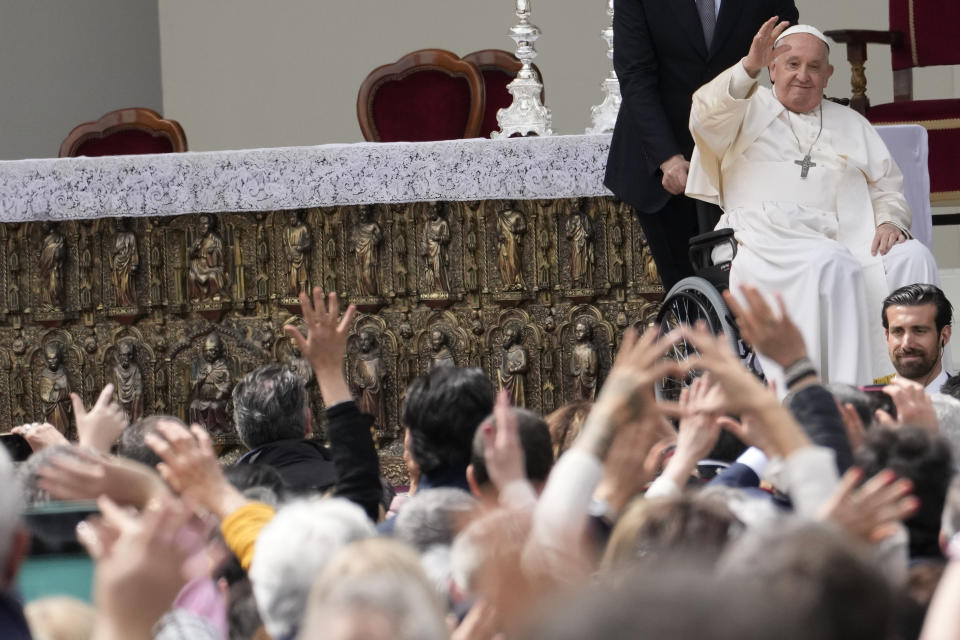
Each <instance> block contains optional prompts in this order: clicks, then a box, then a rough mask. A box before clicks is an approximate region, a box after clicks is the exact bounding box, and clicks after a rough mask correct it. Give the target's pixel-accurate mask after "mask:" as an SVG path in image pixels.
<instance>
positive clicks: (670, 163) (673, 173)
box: [660, 154, 690, 196]
mask: <svg viewBox="0 0 960 640" xmlns="http://www.w3.org/2000/svg"><path fill="white" fill-rule="evenodd" d="M660 171H662V172H663V180H661V181H660V182H661V184H663V188H664V189H666V190H667V191H669V192H670V193H672V194H673V195H675V196H678V195H680V194H681V193H683V191H684V190H685V189H686V188H687V173H689V172H690V163H689V162H688V161H687V160H686V159H684V157H683V156H682V155H680V154H677V155H675V156H673V157H672V158H668V159H667V160H665V161H664V162H663V164H661V165H660Z"/></svg>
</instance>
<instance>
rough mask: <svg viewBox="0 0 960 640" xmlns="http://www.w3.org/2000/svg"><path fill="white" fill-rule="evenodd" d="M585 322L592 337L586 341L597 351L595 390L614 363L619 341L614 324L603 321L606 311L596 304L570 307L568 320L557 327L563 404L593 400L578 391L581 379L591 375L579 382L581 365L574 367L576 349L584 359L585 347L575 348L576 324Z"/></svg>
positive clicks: (594, 391)
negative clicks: (601, 310)
mask: <svg viewBox="0 0 960 640" xmlns="http://www.w3.org/2000/svg"><path fill="white" fill-rule="evenodd" d="M581 323H583V324H584V325H585V326H586V327H587V328H588V329H589V334H590V336H589V339H588V340H586V341H585V342H584V344H587V345H589V346H591V347H592V348H593V350H594V352H595V354H596V359H597V363H596V364H597V368H596V381H595V383H594V388H593V393H594V397H595V395H596V392H597V391H599V390H600V386H601V385H602V384H603V381H604V379H605V378H606V376H607V373H609V372H610V367H611V366H612V364H613V347H614V345H615V344H616V332H615V331H614V328H613V325H612V324H610V323H609V322H607V321H606V320H604V318H603V314H602V313H601V312H600V310H599V309H597V308H596V307H595V306H593V305H586V304H584V305H578V306H575V307H573V308H571V309H570V312H569V314H568V316H567V320H566V321H565V322H563V323H561V324H560V326H559V327H558V328H557V334H558V336H559V338H560V354H561V357H562V362H561V365H560V367H559V369H560V372H561V374H562V375H561V376H560V390H561V393H560V396H561V398H562V401H563V403H567V402H574V401H579V400H593V399H594V397H589V398H585V397H581V396H580V395H578V393H577V391H578V389H580V388H581V387H582V382H583V381H584V380H585V379H586V378H588V376H582V377H581V383H580V385H578V384H577V382H576V380H575V378H577V377H578V376H576V375H575V374H574V371H575V370H576V369H577V368H578V367H576V366H574V362H573V359H574V355H575V351H576V353H577V357H578V358H581V359H582V358H583V355H584V350H582V349H581V350H579V351H577V350H576V347H577V345H578V339H577V336H576V330H577V325H578V324H581Z"/></svg>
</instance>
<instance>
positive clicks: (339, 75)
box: [159, 0, 954, 150]
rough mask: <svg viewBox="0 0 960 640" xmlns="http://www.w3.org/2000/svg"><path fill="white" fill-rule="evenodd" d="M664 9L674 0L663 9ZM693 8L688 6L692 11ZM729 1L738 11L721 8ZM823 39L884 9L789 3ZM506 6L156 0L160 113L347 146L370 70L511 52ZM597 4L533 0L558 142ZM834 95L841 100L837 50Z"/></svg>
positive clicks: (852, 1)
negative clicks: (404, 61)
mask: <svg viewBox="0 0 960 640" xmlns="http://www.w3.org/2000/svg"><path fill="white" fill-rule="evenodd" d="M670 1H671V2H677V1H683V0H670ZM688 1H692V0H688ZM728 1H730V2H735V1H736V0H728ZM797 2H798V5H799V9H800V14H801V18H802V20H803V21H804V22H809V23H811V24H816V25H818V26H820V27H822V28H823V29H831V28H855V27H859V28H872V29H886V28H887V9H886V7H887V4H886V2H885V1H884V0H842V1H839V2H838V1H836V0H797ZM513 4H514V2H513V0H483V1H479V2H478V1H477V0H444V1H441V0H340V1H335V0H282V1H273V2H264V1H263V0H205V1H203V2H188V1H186V0H159V11H160V36H161V42H162V59H163V96H164V111H165V113H167V114H169V115H170V116H171V117H173V118H176V119H178V120H179V121H180V122H181V123H182V124H183V125H184V127H185V128H186V130H187V135H188V138H189V140H190V146H191V148H192V149H196V150H206V149H228V148H241V147H264V146H286V145H308V144H320V143H324V142H353V141H356V140H360V139H361V135H360V129H359V127H358V126H357V122H356V95H357V89H358V87H359V86H360V82H361V81H362V80H363V78H364V76H365V75H366V74H367V72H369V71H370V70H371V69H373V68H374V67H376V66H378V65H380V64H384V63H386V62H392V61H394V60H395V59H396V58H398V57H399V56H401V55H403V54H404V53H407V52H408V51H412V50H414V49H420V48H426V47H440V48H445V49H450V50H452V51H455V52H457V53H459V54H461V55H463V54H466V53H468V52H470V51H473V50H475V49H483V48H504V49H511V48H512V46H513V43H512V41H511V40H509V39H508V38H507V37H506V35H505V34H506V32H507V30H508V29H509V28H510V27H511V26H512V25H513V24H514V23H515V22H516V17H515V16H514V15H513V10H512V7H513ZM605 10H606V0H536V1H535V2H534V6H533V22H534V23H535V24H537V25H538V26H539V27H540V28H541V30H542V31H543V36H542V37H541V39H540V41H539V42H538V44H537V49H538V51H539V54H540V55H539V57H538V58H537V64H538V65H539V66H540V68H541V69H542V70H543V74H544V77H545V80H546V90H547V100H548V105H549V106H550V107H551V108H552V109H553V114H554V128H555V129H556V131H557V132H559V133H582V132H583V129H584V127H585V126H586V125H587V120H588V117H589V109H590V106H591V105H593V104H596V103H598V102H599V101H600V99H601V93H600V89H599V83H600V81H601V80H602V79H603V78H604V76H605V74H606V72H607V70H608V68H609V67H608V62H607V59H606V56H605V45H604V44H603V41H602V40H601V39H600V38H599V31H600V29H602V28H603V27H604V26H605V24H606V12H605ZM831 57H832V60H833V62H834V65H835V66H836V68H837V72H836V75H835V77H834V80H833V81H832V84H831V87H830V94H831V95H835V96H846V95H849V93H850V88H849V87H850V85H849V78H850V73H849V66H848V65H847V63H846V54H845V51H844V49H843V47H841V46H839V45H838V46H835V47H834V48H833V53H832V56H831ZM867 72H868V78H869V95H870V96H871V97H872V98H873V99H874V102H877V103H879V102H882V101H886V100H890V99H891V98H892V94H893V89H892V86H893V84H892V76H891V73H890V54H889V50H885V48H884V47H882V46H874V47H871V49H870V62H869V63H868V66H867ZM953 87H954V74H953V73H952V72H951V71H950V70H944V69H935V70H922V71H920V72H919V73H918V74H917V93H918V95H930V96H937V97H941V96H942V97H948V96H951V95H953V94H954V93H953V92H954V89H953Z"/></svg>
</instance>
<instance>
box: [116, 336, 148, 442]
mask: <svg viewBox="0 0 960 640" xmlns="http://www.w3.org/2000/svg"><path fill="white" fill-rule="evenodd" d="M112 378H113V379H112V382H113V387H114V397H115V398H116V400H117V404H119V405H120V408H121V409H123V413H124V414H125V415H126V416H127V420H129V421H130V422H131V423H133V422H136V421H137V420H139V419H140V418H142V417H143V374H142V373H141V372H140V364H139V363H138V362H137V345H136V343H135V342H134V341H133V340H132V339H130V338H127V339H124V340H121V341H120V343H119V344H118V345H117V362H116V364H115V365H114V367H113V375H112Z"/></svg>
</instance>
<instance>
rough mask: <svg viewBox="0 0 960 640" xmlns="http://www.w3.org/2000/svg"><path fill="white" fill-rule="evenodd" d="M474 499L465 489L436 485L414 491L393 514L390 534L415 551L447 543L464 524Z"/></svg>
mask: <svg viewBox="0 0 960 640" xmlns="http://www.w3.org/2000/svg"><path fill="white" fill-rule="evenodd" d="M477 506H478V503H477V500H476V499H475V498H474V497H473V496H471V495H470V494H469V493H467V492H466V491H463V490H462V489H456V488H453V487H439V488H437V489H425V490H423V491H418V492H417V493H415V494H414V495H413V497H412V498H410V499H409V500H408V501H407V502H406V503H405V504H404V505H403V509H402V510H401V511H400V513H398V514H397V521H396V526H395V528H394V532H393V535H394V536H395V537H396V538H397V539H398V540H400V541H402V542H405V543H407V544H409V545H410V546H411V547H414V548H415V549H417V550H419V551H426V550H427V549H429V548H430V547H432V546H434V545H450V544H453V539H454V538H455V537H456V536H457V534H458V533H459V532H460V530H461V529H463V528H464V527H466V526H467V524H468V523H469V522H470V519H471V518H473V516H474V513H475V511H476V509H477Z"/></svg>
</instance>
